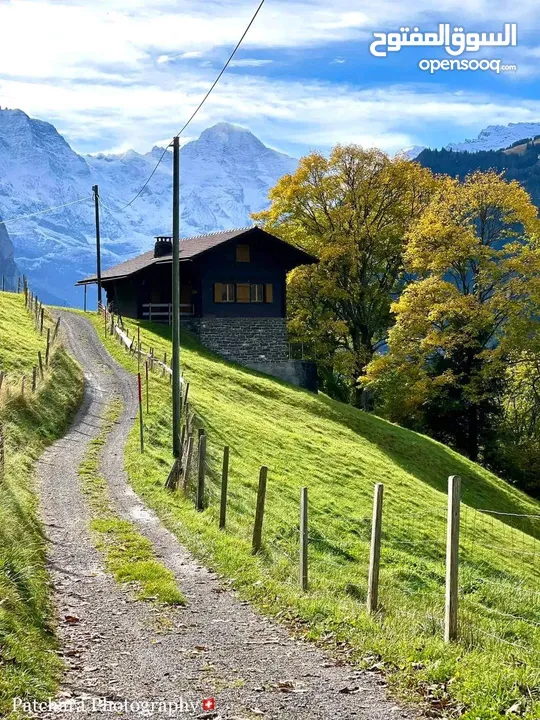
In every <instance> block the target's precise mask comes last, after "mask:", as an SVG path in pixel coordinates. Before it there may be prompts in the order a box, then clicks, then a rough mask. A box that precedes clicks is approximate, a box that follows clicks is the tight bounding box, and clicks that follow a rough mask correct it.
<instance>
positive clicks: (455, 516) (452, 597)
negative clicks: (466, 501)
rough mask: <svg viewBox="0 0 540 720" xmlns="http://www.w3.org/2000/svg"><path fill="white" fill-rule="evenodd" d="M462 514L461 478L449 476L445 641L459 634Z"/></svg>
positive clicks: (453, 638)
mask: <svg viewBox="0 0 540 720" xmlns="http://www.w3.org/2000/svg"><path fill="white" fill-rule="evenodd" d="M460 515H461V478H459V477H458V476H457V475H451V476H450V477H449V478H448V516H447V535H446V606H445V618H444V641H445V642H447V643H449V642H452V641H453V640H455V639H456V638H457V634H458V584H459V524H460Z"/></svg>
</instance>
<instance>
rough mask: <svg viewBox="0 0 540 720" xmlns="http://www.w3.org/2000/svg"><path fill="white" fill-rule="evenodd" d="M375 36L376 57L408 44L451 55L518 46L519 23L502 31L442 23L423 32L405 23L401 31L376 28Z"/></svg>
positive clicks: (372, 51)
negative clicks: (478, 30)
mask: <svg viewBox="0 0 540 720" xmlns="http://www.w3.org/2000/svg"><path fill="white" fill-rule="evenodd" d="M373 37H374V38H375V39H374V40H373V42H372V43H371V45H370V46H369V51H370V52H371V54H372V55H375V56H376V57H386V56H387V54H388V53H389V52H399V51H400V50H401V48H404V47H431V48H435V47H443V48H444V49H445V51H446V52H447V53H448V55H452V56H454V57H458V56H459V55H462V54H463V53H464V52H478V51H479V50H481V49H482V48H502V47H516V46H517V24H516V23H505V25H504V29H503V31H502V32H498V33H494V32H489V33H487V32H483V33H477V32H467V33H466V32H464V30H463V28H462V27H455V28H453V30H452V26H451V25H450V24H449V23H440V24H439V28H438V31H437V32H420V29H419V28H417V27H415V28H413V30H412V32H410V28H408V27H402V28H400V29H399V32H389V33H384V32H374V33H373Z"/></svg>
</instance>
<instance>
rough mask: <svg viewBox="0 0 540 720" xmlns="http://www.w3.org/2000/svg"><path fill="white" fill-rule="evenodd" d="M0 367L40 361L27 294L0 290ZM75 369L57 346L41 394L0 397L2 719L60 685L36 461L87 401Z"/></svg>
mask: <svg viewBox="0 0 540 720" xmlns="http://www.w3.org/2000/svg"><path fill="white" fill-rule="evenodd" d="M0 319H1V320H0V368H2V369H4V368H5V369H7V372H8V373H11V372H15V371H17V372H20V373H21V374H24V373H26V372H27V371H28V369H30V370H31V368H32V366H33V365H34V364H35V354H36V352H37V349H40V348H41V347H42V340H41V338H40V337H39V336H38V335H37V334H36V333H35V331H34V327H33V324H32V321H31V319H30V316H29V315H28V314H27V312H26V310H25V308H24V297H23V296H22V295H18V296H17V295H12V294H8V293H2V292H0ZM82 390H83V378H82V373H81V372H80V370H79V368H78V366H77V365H76V364H75V363H74V362H73V361H72V360H71V359H70V358H69V357H68V356H67V355H66V353H65V352H64V351H63V350H62V349H61V348H58V349H57V350H56V351H55V352H54V354H53V356H52V358H51V367H50V370H49V372H48V373H47V375H46V376H45V379H44V380H43V382H41V383H40V385H39V387H38V391H37V393H36V394H35V395H32V393H31V392H30V391H27V392H26V394H25V396H24V397H21V396H20V394H18V393H14V392H12V393H10V395H9V396H8V397H6V394H5V392H3V393H2V395H1V396H0V422H1V423H2V425H3V428H4V433H5V437H6V449H5V473H4V474H3V475H2V473H1V471H0V716H2V717H5V716H7V715H9V711H10V708H11V707H12V699H13V698H14V697H16V696H21V697H25V698H30V699H33V698H36V699H45V698H47V697H48V696H49V695H51V694H52V693H53V691H54V688H55V683H56V679H57V675H58V672H59V661H58V658H57V656H56V655H55V654H54V652H53V651H54V648H55V640H54V635H53V631H52V626H51V622H52V617H51V608H50V605H49V584H48V576H47V573H46V569H45V536H44V532H43V529H42V527H41V525H40V522H39V519H38V513H37V501H36V496H35V494H34V489H33V477H34V470H35V465H36V461H37V459H38V458H39V456H40V454H41V453H42V452H43V450H44V449H45V447H46V446H47V445H49V444H50V443H52V442H53V441H54V440H56V439H57V438H58V437H60V436H61V434H62V433H63V431H64V430H65V428H66V427H67V425H68V422H69V420H70V418H71V416H72V415H73V413H74V412H75V410H76V408H77V406H78V404H79V401H80V400H81V398H82Z"/></svg>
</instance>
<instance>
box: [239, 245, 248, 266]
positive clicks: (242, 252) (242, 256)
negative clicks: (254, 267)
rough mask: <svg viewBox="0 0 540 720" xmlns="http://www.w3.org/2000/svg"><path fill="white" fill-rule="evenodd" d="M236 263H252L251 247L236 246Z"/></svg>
mask: <svg viewBox="0 0 540 720" xmlns="http://www.w3.org/2000/svg"><path fill="white" fill-rule="evenodd" d="M236 262H244V263H248V262H250V247H249V245H237V246H236Z"/></svg>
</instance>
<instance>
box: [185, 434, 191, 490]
mask: <svg viewBox="0 0 540 720" xmlns="http://www.w3.org/2000/svg"><path fill="white" fill-rule="evenodd" d="M192 455H193V435H190V436H189V437H188V441H187V450H186V464H185V467H184V491H186V490H187V489H188V487H189V473H190V472H191V457H192Z"/></svg>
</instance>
